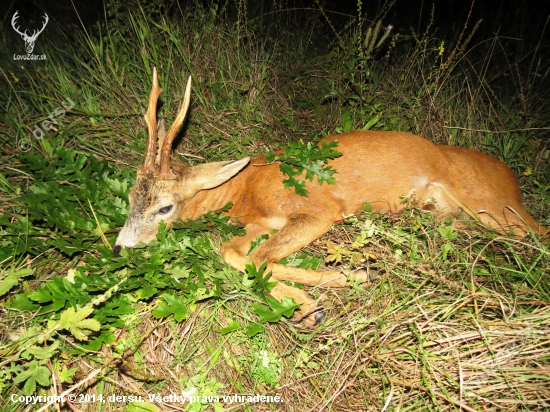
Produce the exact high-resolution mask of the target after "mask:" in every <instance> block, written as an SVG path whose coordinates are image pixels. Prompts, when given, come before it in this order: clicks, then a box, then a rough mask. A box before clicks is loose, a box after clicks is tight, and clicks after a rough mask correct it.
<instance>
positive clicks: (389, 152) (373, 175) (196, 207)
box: [113, 69, 545, 325]
mask: <svg viewBox="0 0 550 412" xmlns="http://www.w3.org/2000/svg"><path fill="white" fill-rule="evenodd" d="M161 92H162V89H161V88H160V87H159V85H158V79H157V73H156V69H153V86H152V89H151V93H150V96H149V107H148V110H147V113H146V114H145V121H146V123H147V128H148V131H149V140H148V144H147V153H146V155H145V163H144V164H143V165H142V166H139V167H138V174H137V180H136V184H135V186H134V187H133V188H132V190H131V192H130V199H129V200H130V207H131V209H130V215H129V217H128V221H127V222H126V224H125V225H124V228H123V229H122V231H121V232H120V234H119V235H118V238H117V240H116V243H115V245H114V246H113V251H114V253H115V255H118V254H119V253H120V250H121V248H123V247H131V246H134V245H136V244H137V243H138V242H149V241H151V240H153V239H154V238H155V236H156V233H157V228H158V225H159V222H160V221H161V220H164V221H165V222H166V223H167V224H169V223H170V222H173V221H174V220H176V219H177V218H182V219H184V220H185V219H196V218H198V217H199V216H200V215H202V214H204V213H206V212H208V211H211V210H217V209H220V208H222V207H223V206H225V205H226V204H227V203H229V202H232V203H233V206H232V207H231V209H230V210H229V211H228V212H227V215H229V216H231V220H232V221H234V222H237V223H240V224H242V225H244V226H245V229H246V235H244V236H242V237H234V238H232V239H231V240H230V241H229V242H227V243H225V244H224V245H223V246H222V248H221V255H222V257H223V259H224V260H225V261H226V262H227V263H228V264H230V265H231V266H233V267H234V268H237V269H238V270H240V271H244V270H245V265H246V264H248V263H250V261H252V262H254V263H255V264H256V265H260V264H261V263H263V262H264V261H266V260H267V262H268V267H267V269H268V270H271V271H272V279H276V280H286V281H291V282H298V283H301V284H303V285H307V286H317V285H325V286H334V287H342V286H345V285H346V284H347V283H348V279H347V275H348V274H345V273H342V272H341V271H323V272H322V271H316V270H306V269H300V268H295V267H290V266H285V265H281V264H277V263H276V262H278V261H279V260H281V259H283V258H284V257H286V256H288V255H290V254H291V253H292V252H294V251H297V250H299V249H300V248H302V247H304V246H306V245H308V244H309V243H310V242H312V241H314V240H315V239H317V238H319V237H320V236H321V235H323V234H324V233H325V232H327V231H328V230H329V229H330V227H331V226H332V224H333V223H334V222H336V221H338V220H340V219H341V218H342V214H345V215H349V214H352V213H355V212H356V211H357V210H359V209H360V208H361V207H362V206H363V204H364V203H365V202H369V203H370V204H371V205H372V206H373V209H374V210H378V211H385V210H390V211H395V210H398V209H400V208H401V207H402V204H401V198H402V196H403V195H405V196H409V197H410V196H413V195H414V196H415V197H416V199H417V200H418V201H419V202H421V204H422V205H424V207H425V208H426V209H435V210H438V211H440V212H442V213H443V214H450V213H453V212H458V211H460V210H463V211H464V212H466V213H467V214H468V215H470V216H472V217H474V218H477V219H479V220H480V221H481V222H482V223H484V224H485V225H487V226H489V227H491V228H493V229H495V230H496V231H498V232H501V233H507V232H513V233H514V234H515V235H516V236H517V235H519V236H523V235H525V234H527V233H528V232H529V229H532V230H534V231H535V232H538V233H541V234H542V233H543V232H545V228H543V227H542V226H540V225H539V224H538V223H537V222H536V221H535V220H534V219H533V218H532V217H531V216H530V215H529V213H527V211H526V210H525V209H524V208H523V206H522V205H521V201H520V189H519V185H518V180H517V178H516V177H515V175H514V173H513V172H512V171H511V170H510V169H509V168H508V167H507V166H506V165H504V163H502V162H500V161H499V160H497V159H494V158H492V157H490V156H487V155H485V154H483V153H480V152H477V151H473V150H468V149H463V148H460V147H451V146H438V145H435V144H433V143H431V142H430V141H428V140H426V139H424V138H422V137H418V136H414V135H411V134H407V133H402V132H377V131H365V132H355V133H346V134H342V135H339V136H331V137H327V138H326V139H325V140H338V147H337V149H338V151H340V152H342V153H343V155H342V156H340V157H338V158H336V159H334V160H331V161H329V162H328V163H329V164H330V165H332V166H333V167H334V168H335V169H336V171H337V175H336V180H337V182H336V184H335V185H330V186H329V185H323V186H321V185H318V184H311V185H310V187H309V188H308V189H309V191H310V193H309V195H308V196H307V197H304V196H298V195H296V194H295V192H294V191H293V190H292V189H285V188H284V187H283V183H282V181H283V179H284V176H283V175H282V173H281V172H280V170H279V166H278V165H277V164H267V165H266V158H265V156H262V157H258V158H256V159H252V160H250V158H248V157H245V158H243V159H241V160H237V161H230V162H217V163H207V164H201V165H198V166H185V165H183V164H181V163H179V162H172V163H170V159H169V158H170V152H171V147H172V141H173V139H174V137H175V136H176V134H177V132H178V130H179V129H180V127H181V125H182V123H183V121H184V119H185V116H186V112H187V109H188V107H189V101H190V94H191V77H190V78H189V81H188V83H187V88H186V91H185V97H184V102H183V105H182V108H181V110H180V112H179V114H178V115H177V117H176V120H175V121H174V123H173V124H172V126H171V127H170V129H169V131H168V133H165V132H162V131H161V132H160V133H159V136H158V139H157V123H156V105H157V100H158V97H159V95H160V93H161ZM165 135H166V136H165ZM157 140H158V142H157ZM157 146H158V153H157ZM273 229H276V230H277V231H276V233H275V234H273ZM264 234H269V238H268V239H267V240H266V241H264V242H263V243H261V244H260V245H259V246H258V247H256V249H254V251H253V252H252V253H251V254H250V256H248V252H249V250H250V244H251V242H252V241H254V240H256V238H257V237H258V236H260V235H264ZM354 276H355V277H356V278H358V279H359V280H366V272H365V271H356V272H354ZM271 294H272V295H273V296H274V297H275V298H277V299H281V298H282V297H283V296H288V297H292V298H294V300H295V301H296V303H298V304H301V308H300V310H299V311H298V312H297V314H296V315H297V317H300V318H301V319H303V320H304V322H305V323H307V324H309V325H312V324H317V323H318V322H320V321H322V319H323V318H324V314H323V311H322V308H320V307H317V305H316V302H315V301H314V300H313V299H312V298H311V297H310V296H309V295H308V294H307V293H306V292H304V291H303V290H300V289H297V288H293V287H290V286H288V285H286V284H285V283H282V282H278V283H277V285H276V286H275V288H274V289H273V290H272V291H271Z"/></svg>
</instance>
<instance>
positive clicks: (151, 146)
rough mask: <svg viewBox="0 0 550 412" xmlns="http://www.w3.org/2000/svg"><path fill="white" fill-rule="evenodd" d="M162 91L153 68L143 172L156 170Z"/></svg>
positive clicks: (141, 168) (146, 114)
mask: <svg viewBox="0 0 550 412" xmlns="http://www.w3.org/2000/svg"><path fill="white" fill-rule="evenodd" d="M161 93H162V89H161V88H160V87H159V82H158V76H157V68H156V67H153V85H152V86H151V93H150V94H149V107H148V108H147V112H146V113H145V116H144V118H145V123H147V131H148V135H149V140H147V151H146V152H145V162H144V163H143V166H140V167H139V170H140V171H141V172H147V171H154V170H155V154H156V152H157V101H158V99H159V96H160V94H161Z"/></svg>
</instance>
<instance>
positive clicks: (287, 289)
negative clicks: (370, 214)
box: [222, 214, 367, 325]
mask: <svg viewBox="0 0 550 412" xmlns="http://www.w3.org/2000/svg"><path fill="white" fill-rule="evenodd" d="M331 225H332V222H331V221H328V220H326V221H323V220H322V219H317V218H313V217H311V216H309V215H305V214H299V215H294V216H291V217H290V218H289V222H288V223H287V224H286V225H285V226H283V227H282V228H281V229H280V230H279V231H278V232H277V233H275V234H270V236H269V238H268V239H267V240H265V241H264V242H263V243H262V244H260V245H259V246H257V247H256V248H255V249H254V251H253V252H252V253H250V256H248V254H249V253H248V252H249V250H250V244H251V242H253V241H254V240H256V238H257V237H258V236H261V235H263V234H269V233H270V229H269V228H267V227H265V226H261V225H255V224H253V225H247V226H246V235H245V236H242V237H234V238H233V239H231V240H230V241H229V242H227V243H225V244H224V245H223V246H222V257H223V259H224V260H225V261H226V262H227V263H229V264H230V265H231V266H233V267H235V268H236V269H238V270H240V271H243V272H244V271H245V265H246V264H248V263H250V261H252V262H254V263H255V264H256V266H258V265H261V264H262V263H263V262H264V261H267V262H268V267H267V270H270V271H271V272H272V278H273V279H275V280H285V281H290V282H297V283H301V284H303V285H307V286H332V287H344V286H349V283H348V281H347V276H346V275H345V274H344V273H342V272H341V271H325V272H321V271H317V270H309V269H302V268H295V267H291V266H285V265H281V264H277V263H275V262H277V261H279V260H281V259H283V258H284V257H286V256H288V255H290V254H291V253H293V252H295V251H297V250H299V249H301V248H302V247H304V246H306V245H308V244H309V243H311V242H312V241H313V240H315V239H317V238H319V237H320V236H322V235H323V234H324V233H325V232H326V231H327V230H328V229H329V228H330V227H331ZM354 276H355V277H356V278H357V279H358V280H362V281H365V280H366V279H367V275H366V272H364V271H357V272H355V273H354ZM271 294H272V295H273V296H274V297H275V298H277V299H279V300H280V299H281V298H282V297H283V296H288V297H292V298H294V300H295V301H296V303H298V304H300V305H301V307H300V310H299V311H297V312H296V316H297V317H300V318H302V317H304V316H306V314H308V313H309V312H311V311H314V313H312V314H311V315H308V316H306V317H305V318H304V323H306V324H310V325H315V324H318V323H320V322H321V321H322V319H323V318H324V314H323V312H322V311H315V309H316V308H317V303H316V302H315V301H314V300H313V299H312V298H311V297H310V296H309V295H308V294H307V293H306V292H304V291H303V290H301V289H297V288H293V287H291V286H287V285H286V284H283V283H281V282H279V283H278V284H277V286H275V288H274V289H273V290H272V291H271Z"/></svg>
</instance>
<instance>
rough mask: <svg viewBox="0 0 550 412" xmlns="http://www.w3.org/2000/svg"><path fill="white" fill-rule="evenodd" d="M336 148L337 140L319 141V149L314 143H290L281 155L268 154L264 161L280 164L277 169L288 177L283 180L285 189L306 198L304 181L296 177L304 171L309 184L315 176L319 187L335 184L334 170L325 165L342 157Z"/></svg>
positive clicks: (306, 192)
mask: <svg viewBox="0 0 550 412" xmlns="http://www.w3.org/2000/svg"><path fill="white" fill-rule="evenodd" d="M337 146H338V141H337V140H331V141H328V142H327V141H325V140H321V147H319V146H318V145H317V144H315V143H314V142H307V143H304V142H303V141H300V142H290V143H289V144H288V145H287V146H286V147H285V149H284V152H283V153H278V154H276V153H269V154H268V155H267V156H266V159H267V161H268V162H281V163H280V164H279V169H280V170H281V172H283V174H285V175H287V176H288V179H285V180H283V184H284V186H285V188H290V187H293V188H294V190H295V191H296V194H298V195H300V196H307V194H308V193H309V192H308V190H307V189H306V182H305V180H303V179H297V178H296V177H297V176H302V175H303V174H304V171H305V176H304V178H305V179H307V180H309V181H310V182H312V181H313V178H314V177H315V176H317V182H318V183H319V184H320V185H321V184H323V183H324V182H327V184H331V185H333V184H335V183H336V179H335V178H334V176H333V175H334V174H335V173H336V170H334V169H333V168H332V166H328V165H327V164H326V163H327V160H328V159H335V158H337V157H339V156H341V155H342V153H340V152H338V151H336V150H335V148H336V147H337Z"/></svg>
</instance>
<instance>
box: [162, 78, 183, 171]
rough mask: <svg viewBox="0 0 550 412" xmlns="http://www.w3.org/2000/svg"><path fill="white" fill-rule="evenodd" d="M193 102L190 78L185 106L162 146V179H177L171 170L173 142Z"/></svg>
mask: <svg viewBox="0 0 550 412" xmlns="http://www.w3.org/2000/svg"><path fill="white" fill-rule="evenodd" d="M190 102H191V76H189V80H187V87H186V88H185V96H184V98H183V104H182V106H181V109H180V111H179V113H178V115H177V116H176V119H175V120H174V123H172V126H170V129H168V132H167V133H166V138H165V139H164V142H163V144H162V148H161V152H160V162H159V168H160V170H159V177H160V178H161V179H167V180H170V179H175V178H176V175H175V174H174V173H172V171H171V170H170V168H169V167H170V166H169V163H170V150H171V149H172V142H173V141H174V137H176V134H177V133H178V131H179V129H180V128H181V125H182V124H183V121H184V120H185V116H186V115H187V110H188V109H189V103H190Z"/></svg>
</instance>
